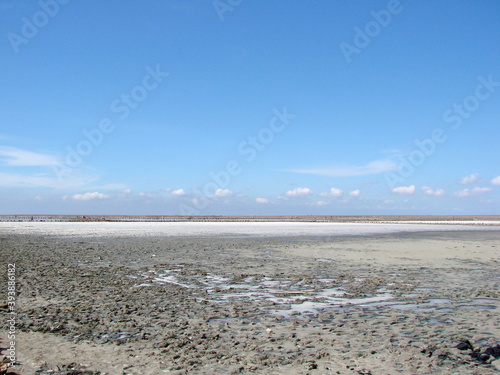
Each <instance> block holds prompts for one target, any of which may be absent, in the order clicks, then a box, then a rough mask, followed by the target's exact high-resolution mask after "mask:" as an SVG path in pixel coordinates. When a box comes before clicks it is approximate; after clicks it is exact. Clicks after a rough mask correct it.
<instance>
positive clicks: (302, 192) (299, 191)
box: [285, 187, 312, 197]
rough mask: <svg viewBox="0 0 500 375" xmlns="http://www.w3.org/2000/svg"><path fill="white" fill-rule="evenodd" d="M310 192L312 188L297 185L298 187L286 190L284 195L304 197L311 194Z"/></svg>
mask: <svg viewBox="0 0 500 375" xmlns="http://www.w3.org/2000/svg"><path fill="white" fill-rule="evenodd" d="M311 194H312V190H311V189H309V188H301V187H298V188H295V189H293V190H288V191H287V192H286V193H285V195H286V196H287V197H304V196H307V195H311Z"/></svg>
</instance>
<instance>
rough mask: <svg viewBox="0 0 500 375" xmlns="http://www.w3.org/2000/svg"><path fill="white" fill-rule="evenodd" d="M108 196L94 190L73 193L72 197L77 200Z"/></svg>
mask: <svg viewBox="0 0 500 375" xmlns="http://www.w3.org/2000/svg"><path fill="white" fill-rule="evenodd" d="M105 198H109V195H106V194H102V193H99V192H97V191H94V192H93V193H84V194H75V195H73V199H76V200H78V201H88V200H91V199H105Z"/></svg>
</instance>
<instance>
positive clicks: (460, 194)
mask: <svg viewBox="0 0 500 375" xmlns="http://www.w3.org/2000/svg"><path fill="white" fill-rule="evenodd" d="M491 190H493V189H492V188H489V187H475V188H473V189H462V190H459V191H457V192H455V195H456V196H457V197H459V198H464V197H470V196H471V195H477V194H483V193H487V192H489V191H491Z"/></svg>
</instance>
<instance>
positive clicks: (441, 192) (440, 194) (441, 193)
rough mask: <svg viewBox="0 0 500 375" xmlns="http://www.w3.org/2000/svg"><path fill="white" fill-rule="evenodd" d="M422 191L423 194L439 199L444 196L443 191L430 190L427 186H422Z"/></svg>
mask: <svg viewBox="0 0 500 375" xmlns="http://www.w3.org/2000/svg"><path fill="white" fill-rule="evenodd" d="M422 190H423V191H424V192H425V194H427V195H432V196H434V197H440V196H442V195H444V190H443V189H432V188H430V187H429V186H422Z"/></svg>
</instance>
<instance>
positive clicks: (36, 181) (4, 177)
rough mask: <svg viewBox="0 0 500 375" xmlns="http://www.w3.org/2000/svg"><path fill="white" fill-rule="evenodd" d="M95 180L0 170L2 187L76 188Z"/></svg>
mask: <svg viewBox="0 0 500 375" xmlns="http://www.w3.org/2000/svg"><path fill="white" fill-rule="evenodd" d="M95 180H96V178H95V177H92V176H69V177H66V178H65V179H64V180H62V181H60V180H59V179H57V177H55V176H53V175H48V174H42V173H39V174H34V175H23V174H18V173H3V172H0V186H4V187H44V188H54V189H58V188H76V187H81V186H85V185H87V184H89V183H91V182H94V181H95Z"/></svg>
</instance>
